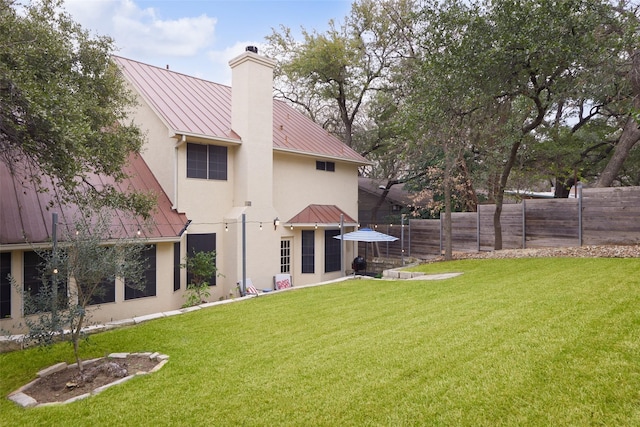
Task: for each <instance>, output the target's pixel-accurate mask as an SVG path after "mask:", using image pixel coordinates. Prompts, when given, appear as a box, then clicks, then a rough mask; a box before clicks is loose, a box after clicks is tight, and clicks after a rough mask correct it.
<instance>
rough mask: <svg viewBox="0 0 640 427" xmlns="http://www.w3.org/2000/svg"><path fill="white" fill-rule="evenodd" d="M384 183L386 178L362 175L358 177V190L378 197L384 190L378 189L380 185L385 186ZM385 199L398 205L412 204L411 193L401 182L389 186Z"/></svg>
mask: <svg viewBox="0 0 640 427" xmlns="http://www.w3.org/2000/svg"><path fill="white" fill-rule="evenodd" d="M386 184H387V180H386V179H375V178H367V177H363V176H359V177H358V190H359V191H364V192H366V193H369V194H372V195H374V196H375V197H380V196H381V195H382V193H383V192H384V190H383V189H380V186H381V185H382V186H386ZM386 200H387V201H389V202H390V203H394V204H396V205H400V206H411V205H413V204H414V201H413V199H412V198H411V194H410V193H409V192H408V191H407V190H405V189H404V185H403V184H396V185H393V186H391V188H389V191H388V193H387V196H386Z"/></svg>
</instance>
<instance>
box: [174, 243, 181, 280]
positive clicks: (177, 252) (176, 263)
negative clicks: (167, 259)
mask: <svg viewBox="0 0 640 427" xmlns="http://www.w3.org/2000/svg"><path fill="white" fill-rule="evenodd" d="M179 290H180V242H175V243H174V244H173V291H174V292H175V291H179Z"/></svg>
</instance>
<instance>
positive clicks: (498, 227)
mask: <svg viewBox="0 0 640 427" xmlns="http://www.w3.org/2000/svg"><path fill="white" fill-rule="evenodd" d="M521 142H522V140H521V139H519V140H518V141H516V142H514V143H513V145H512V146H511V152H510V153H509V159H508V160H507V163H505V165H504V168H503V169H502V175H500V182H499V183H498V191H497V193H496V212H495V213H494V215H493V228H494V230H495V231H494V232H495V240H494V246H493V248H494V249H495V250H496V251H499V250H501V249H502V223H501V222H500V216H501V215H502V204H503V202H504V190H505V188H506V187H507V181H508V180H509V174H511V169H512V168H513V165H514V164H515V163H516V157H517V155H518V149H519V148H520V143H521Z"/></svg>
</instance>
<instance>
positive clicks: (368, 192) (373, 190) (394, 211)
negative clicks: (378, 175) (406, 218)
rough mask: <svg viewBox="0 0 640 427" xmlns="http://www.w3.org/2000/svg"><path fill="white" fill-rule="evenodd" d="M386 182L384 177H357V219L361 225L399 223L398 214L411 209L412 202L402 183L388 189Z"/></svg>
mask: <svg viewBox="0 0 640 427" xmlns="http://www.w3.org/2000/svg"><path fill="white" fill-rule="evenodd" d="M386 184H387V180H386V179H375V178H367V177H363V176H361V177H359V178H358V219H359V220H360V223H361V225H362V226H368V227H375V226H376V225H378V224H399V223H400V215H401V214H402V213H407V212H408V211H409V210H411V209H412V204H413V203H414V202H413V200H412V199H411V196H410V194H409V192H408V191H407V190H405V189H404V188H403V187H404V185H403V184H396V185H392V186H391V187H390V188H389V189H386ZM385 191H386V195H385V194H384V193H385ZM382 197H384V198H382ZM381 198H382V200H381Z"/></svg>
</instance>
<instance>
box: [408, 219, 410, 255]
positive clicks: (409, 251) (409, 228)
mask: <svg viewBox="0 0 640 427" xmlns="http://www.w3.org/2000/svg"><path fill="white" fill-rule="evenodd" d="M408 244H409V257H411V219H409V242H408Z"/></svg>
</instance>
